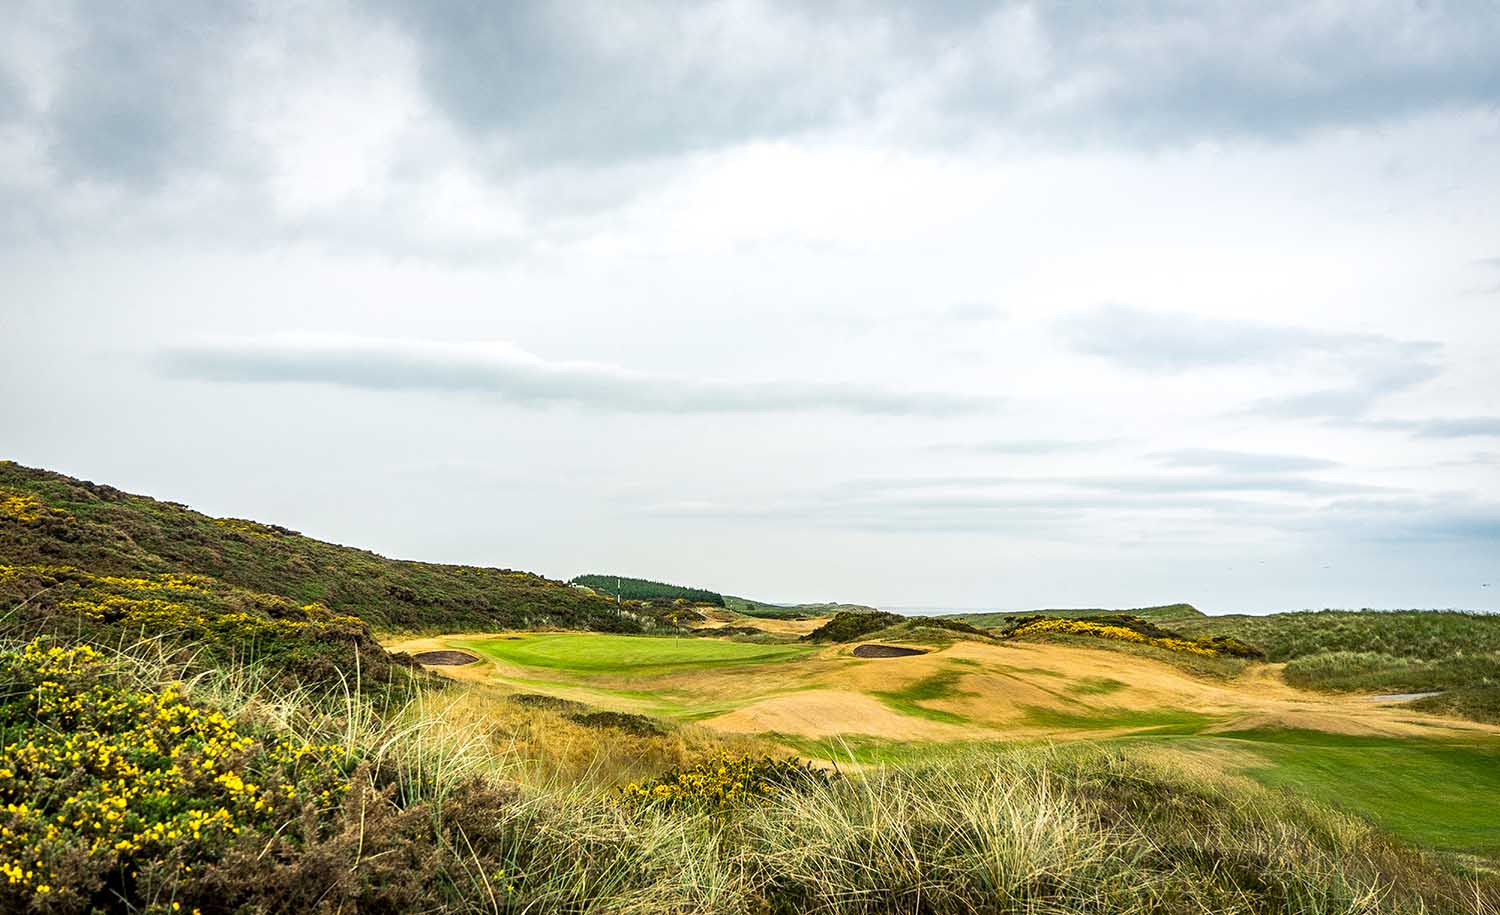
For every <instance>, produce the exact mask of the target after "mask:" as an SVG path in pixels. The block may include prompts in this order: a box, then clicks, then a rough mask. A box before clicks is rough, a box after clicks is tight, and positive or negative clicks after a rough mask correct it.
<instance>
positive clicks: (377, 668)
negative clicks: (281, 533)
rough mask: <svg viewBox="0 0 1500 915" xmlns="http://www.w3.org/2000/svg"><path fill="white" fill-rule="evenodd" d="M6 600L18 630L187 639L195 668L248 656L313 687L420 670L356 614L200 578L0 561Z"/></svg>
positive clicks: (108, 639) (120, 639) (112, 639)
mask: <svg viewBox="0 0 1500 915" xmlns="http://www.w3.org/2000/svg"><path fill="white" fill-rule="evenodd" d="M7 598H9V600H7ZM7 603H8V604H10V605H11V606H14V607H15V608H16V609H15V610H14V611H13V612H12V614H11V615H10V617H9V618H8V619H7V620H6V623H5V625H6V628H7V629H8V630H10V631H11V632H12V633H13V634H20V635H22V636H23V637H24V636H27V635H30V634H32V633H68V634H69V635H71V636H73V637H75V638H87V639H90V640H93V641H96V642H100V643H105V644H129V643H131V642H134V641H137V640H139V639H141V638H148V639H149V638H159V639H162V640H164V641H165V642H166V643H169V644H176V645H181V646H191V652H192V654H193V655H195V656H196V657H197V658H198V661H199V663H200V665H216V664H237V663H245V662H254V663H259V664H262V665H264V666H266V667H267V668H269V669H270V670H272V671H273V672H275V673H277V674H278V675H280V676H284V677H285V678H287V679H288V680H289V681H294V682H297V683H304V684H310V685H321V686H335V685H338V684H341V683H342V682H344V680H345V679H347V674H346V672H347V671H350V670H351V669H356V668H357V669H358V670H359V671H360V675H361V677H362V679H363V681H364V682H365V683H366V685H369V686H372V687H373V686H381V685H385V684H387V683H389V682H390V681H391V680H392V679H393V678H395V679H398V680H404V679H406V678H407V677H408V676H421V675H420V673H419V672H418V671H417V669H416V668H414V667H412V668H408V667H403V666H401V665H400V664H397V663H394V659H393V658H392V656H391V655H389V654H388V653H387V652H386V651H385V650H384V649H383V648H381V647H380V645H379V643H377V642H376V641H375V638H374V636H373V635H372V634H371V632H370V629H369V627H368V626H367V625H365V623H364V621H363V620H361V619H359V618H358V617H353V616H348V615H346V614H341V613H335V612H333V611H332V610H329V609H328V608H327V607H325V606H323V605H322V604H317V603H311V604H300V605H299V604H297V603H296V602H294V601H292V600H289V599H287V598H285V597H279V596H277V595H274V594H260V593H256V592H253V591H247V590H245V589H242V588H235V587H231V586H229V585H225V584H223V583H222V582H219V581H217V580H215V579H213V578H210V577H207V576H202V575H187V574H174V573H163V574H155V575H153V574H138V575H131V576H125V575H95V574H91V573H89V572H85V571H82V570H80V569H74V568H70V567H66V566H7V565H0V605H3V604H7Z"/></svg>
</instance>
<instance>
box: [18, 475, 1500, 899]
mask: <svg viewBox="0 0 1500 915" xmlns="http://www.w3.org/2000/svg"><path fill="white" fill-rule="evenodd" d="M1497 653H1500V618H1497V617H1493V616H1482V615H1473V614H1456V613H1414V612H1413V613H1400V614H1387V613H1373V612H1366V613H1360V612H1353V613H1335V612H1326V613H1309V614H1301V613H1298V614H1278V615H1274V616H1269V617H1218V616H1213V615H1205V614H1203V613H1200V612H1199V611H1198V610H1196V609H1194V608H1193V607H1191V606H1188V605H1184V604H1178V605H1171V606H1164V607H1154V608H1142V609H1134V610H1123V611H1121V610H1111V609H1094V610H1044V611H1035V612H1029V613H1023V614H977V615H976V614H969V615H964V616H962V617H936V618H932V617H902V616H899V615H894V614H885V613H880V612H878V611H873V610H871V609H870V608H862V607H858V606H856V605H848V604H832V603H830V604H813V605H797V606H782V605H774V604H767V603H764V602H760V601H756V600H753V599H748V598H742V597H733V596H726V595H723V594H720V593H718V592H715V591H711V590H709V589H706V588H701V587H684V586H678V585H666V584H662V583H659V582H650V581H647V580H644V579H632V578H628V577H626V576H616V575H589V576H580V577H579V578H578V579H575V580H574V581H573V582H572V583H571V584H569V583H564V582H559V581H552V580H548V579H546V578H543V577H540V576H537V575H532V574H529V573H525V572H515V571H507V570H498V569H485V568H475V567H468V566H445V565H431V564H424V563H416V562H403V561H396V560H389V559H385V558H383V557H380V556H376V555H374V554H372V553H369V552H366V551H363V550H358V549H353V548H349V547H343V546H336V545H333V544H327V543H322V542H319V541H316V540H312V539H310V538H307V537H303V536H301V535H298V534H296V533H295V532H292V531H289V530H286V529H284V528H280V527H277V526H274V525H269V524H264V523H260V522H256V521H248V520H242V519H220V518H211V517H208V516H205V515H202V514H199V513H197V512H194V511H192V510H190V509H188V508H186V507H185V506H181V505H177V504H174V503H170V502H161V501H156V500H153V499H150V498H146V497H143V496H137V495H131V494H128V493H124V492H121V491H119V490H116V489H113V488H111V487H109V486H104V485H98V484H94V483H88V482H84V481H80V480H74V479H71V478H68V477H65V476H62V475H60V474H55V473H50V472H47V471H41V470H33V469H29V468H24V467H21V466H18V465H16V464H13V463H8V462H7V463H0V910H4V911H17V912H20V911H34V912H90V911H136V912H153V913H154V912H163V913H165V912H188V911H198V912H202V913H210V912H247V913H248V912H283V911H330V912H332V911H339V912H351V911H372V912H398V911H399V912H407V911H427V912H438V911H452V912H501V911H514V912H523V911H524V912H550V911H567V912H704V913H708V912H715V913H718V912H729V913H733V912H741V913H747V915H748V913H764V912H800V911H819V912H922V913H928V912H931V913H939V912H943V913H946V912H963V913H970V912H1027V913H1048V912H1051V913H1063V912H1125V913H1147V912H1165V913H1179V912H1180V913H1190V912H1191V913H1203V912H1214V913H1283V912H1293V913H1381V912H1390V913H1404V912H1415V911H1428V912H1465V913H1493V912H1496V911H1497V906H1500V725H1497V724H1496V723H1495V713H1494V710H1495V702H1494V695H1495V692H1494V691H1495V690H1496V688H1497V678H1496V665H1497V657H1500V654H1497ZM1398 694H1399V695H1398Z"/></svg>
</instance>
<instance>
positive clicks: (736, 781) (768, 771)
mask: <svg viewBox="0 0 1500 915" xmlns="http://www.w3.org/2000/svg"><path fill="white" fill-rule="evenodd" d="M827 778H828V776H827V775H826V774H825V773H823V772H822V771H821V770H818V769H814V768H813V767H812V766H809V765H808V764H806V763H804V762H802V761H800V760H798V759H796V758H795V757H784V758H779V759H778V758H775V757H771V756H751V755H749V754H744V755H735V754H731V753H721V754H719V755H718V756H715V757H712V758H710V759H707V760H705V761H703V762H700V763H698V764H697V765H693V766H689V767H687V768H685V769H674V770H672V771H671V772H668V773H666V774H664V775H662V776H660V777H658V778H655V779H651V780H648V781H644V782H631V783H630V784H628V785H625V786H624V787H623V788H621V789H620V799H621V801H622V803H624V804H626V805H627V806H644V805H649V806H659V807H706V808H710V809H723V808H727V807H731V806H734V805H736V804H742V803H747V802H754V801H764V800H767V799H768V798H770V797H773V796H775V795H776V794H778V793H779V792H784V791H793V790H796V789H797V788H799V787H804V786H807V785H811V784H818V783H821V782H824V781H826V780H827Z"/></svg>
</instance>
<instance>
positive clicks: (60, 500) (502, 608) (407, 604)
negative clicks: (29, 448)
mask: <svg viewBox="0 0 1500 915" xmlns="http://www.w3.org/2000/svg"><path fill="white" fill-rule="evenodd" d="M0 565H10V566H52V567H56V566H71V567H74V568H77V569H81V570H84V571H86V572H90V573H93V574H96V575H155V574H166V573H189V574H196V575H206V576H210V577H212V578H214V579H217V580H218V581H220V582H223V583H226V584H229V585H233V586H237V587H239V588H244V589H248V590H250V591H253V592H257V593H261V594H269V595H276V596H279V597H284V598H287V599H290V600H292V601H295V602H297V603H299V604H304V603H310V602H317V603H320V604H322V605H324V606H326V607H327V608H329V609H330V610H332V611H334V612H336V613H338V614H344V615H351V616H356V617H359V618H360V619H362V620H364V621H366V622H368V623H369V624H370V625H372V626H374V627H376V628H378V629H427V628H445V629H453V628H456V627H463V628H469V629H476V628H477V629H503V628H524V627H529V626H555V627H558V628H567V629H597V630H606V631H613V632H635V631H639V630H640V629H641V628H642V626H641V623H640V622H639V621H638V620H637V619H635V618H634V617H633V616H631V615H629V614H626V615H623V616H622V615H621V614H620V612H619V611H618V610H617V608H616V607H615V605H614V603H613V602H612V601H609V600H605V599H604V598H602V597H599V596H596V595H593V594H589V593H587V592H585V591H582V590H579V589H577V588H570V587H568V586H567V585H566V584H564V583H562V582H558V581H552V580H550V579H547V578H543V577H541V576H539V575H533V574H531V573H529V572H517V571H511V570H509V569H491V568H480V567H475V566H459V565H437V564H432V563H424V562H409V561H403V560H394V559H386V558H385V557H383V556H379V555H376V554H375V553H372V552H369V551H368V550H360V549H354V548H352V547H345V546H339V545H336V544H332V543H324V542H322V541H319V540H314V539H312V538H311V537H304V536H302V535H301V534H298V533H297V532H296V531H291V530H288V529H286V528H284V527H278V526H275V525H268V524H262V523H259V522H255V521H247V520H243V519H238V518H212V517H209V516H208V515H204V514H201V513H199V512H195V511H193V510H191V509H189V508H188V507H187V506H185V505H180V504H178V503H175V502H163V501H158V500H156V499H152V498H149V497H146V496H139V495H132V494H131V493H127V492H122V491H121V490H118V489H115V488H114V487H112V486H104V485H99V484H96V483H91V482H87V481H84V480H75V479H73V478H72V477H68V476H64V475H62V474H59V473H52V472H50V471H46V470H36V469H32V468H28V467H23V466H21V465H19V464H16V463H14V462H11V461H0Z"/></svg>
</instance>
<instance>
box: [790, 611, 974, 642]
mask: <svg viewBox="0 0 1500 915" xmlns="http://www.w3.org/2000/svg"><path fill="white" fill-rule="evenodd" d="M955 637H959V638H963V637H972V638H983V639H988V638H991V635H990V633H988V632H985V631H984V630H983V629H979V628H977V627H975V626H971V625H969V624H968V623H966V622H963V621H962V620H956V619H951V618H948V617H940V616H902V615H901V614H899V613H886V612H884V611H880V610H872V611H866V612H849V611H845V612H841V613H836V614H834V615H833V618H832V619H830V620H829V621H828V622H826V623H824V624H823V625H822V626H819V627H818V628H817V629H814V630H813V631H812V632H810V633H808V634H807V635H805V636H803V637H802V639H803V641H807V642H857V641H859V640H860V639H865V638H883V639H892V640H894V639H903V638H905V639H911V640H914V641H923V642H929V643H932V642H939V643H940V642H945V641H952V640H953V638H955Z"/></svg>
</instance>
